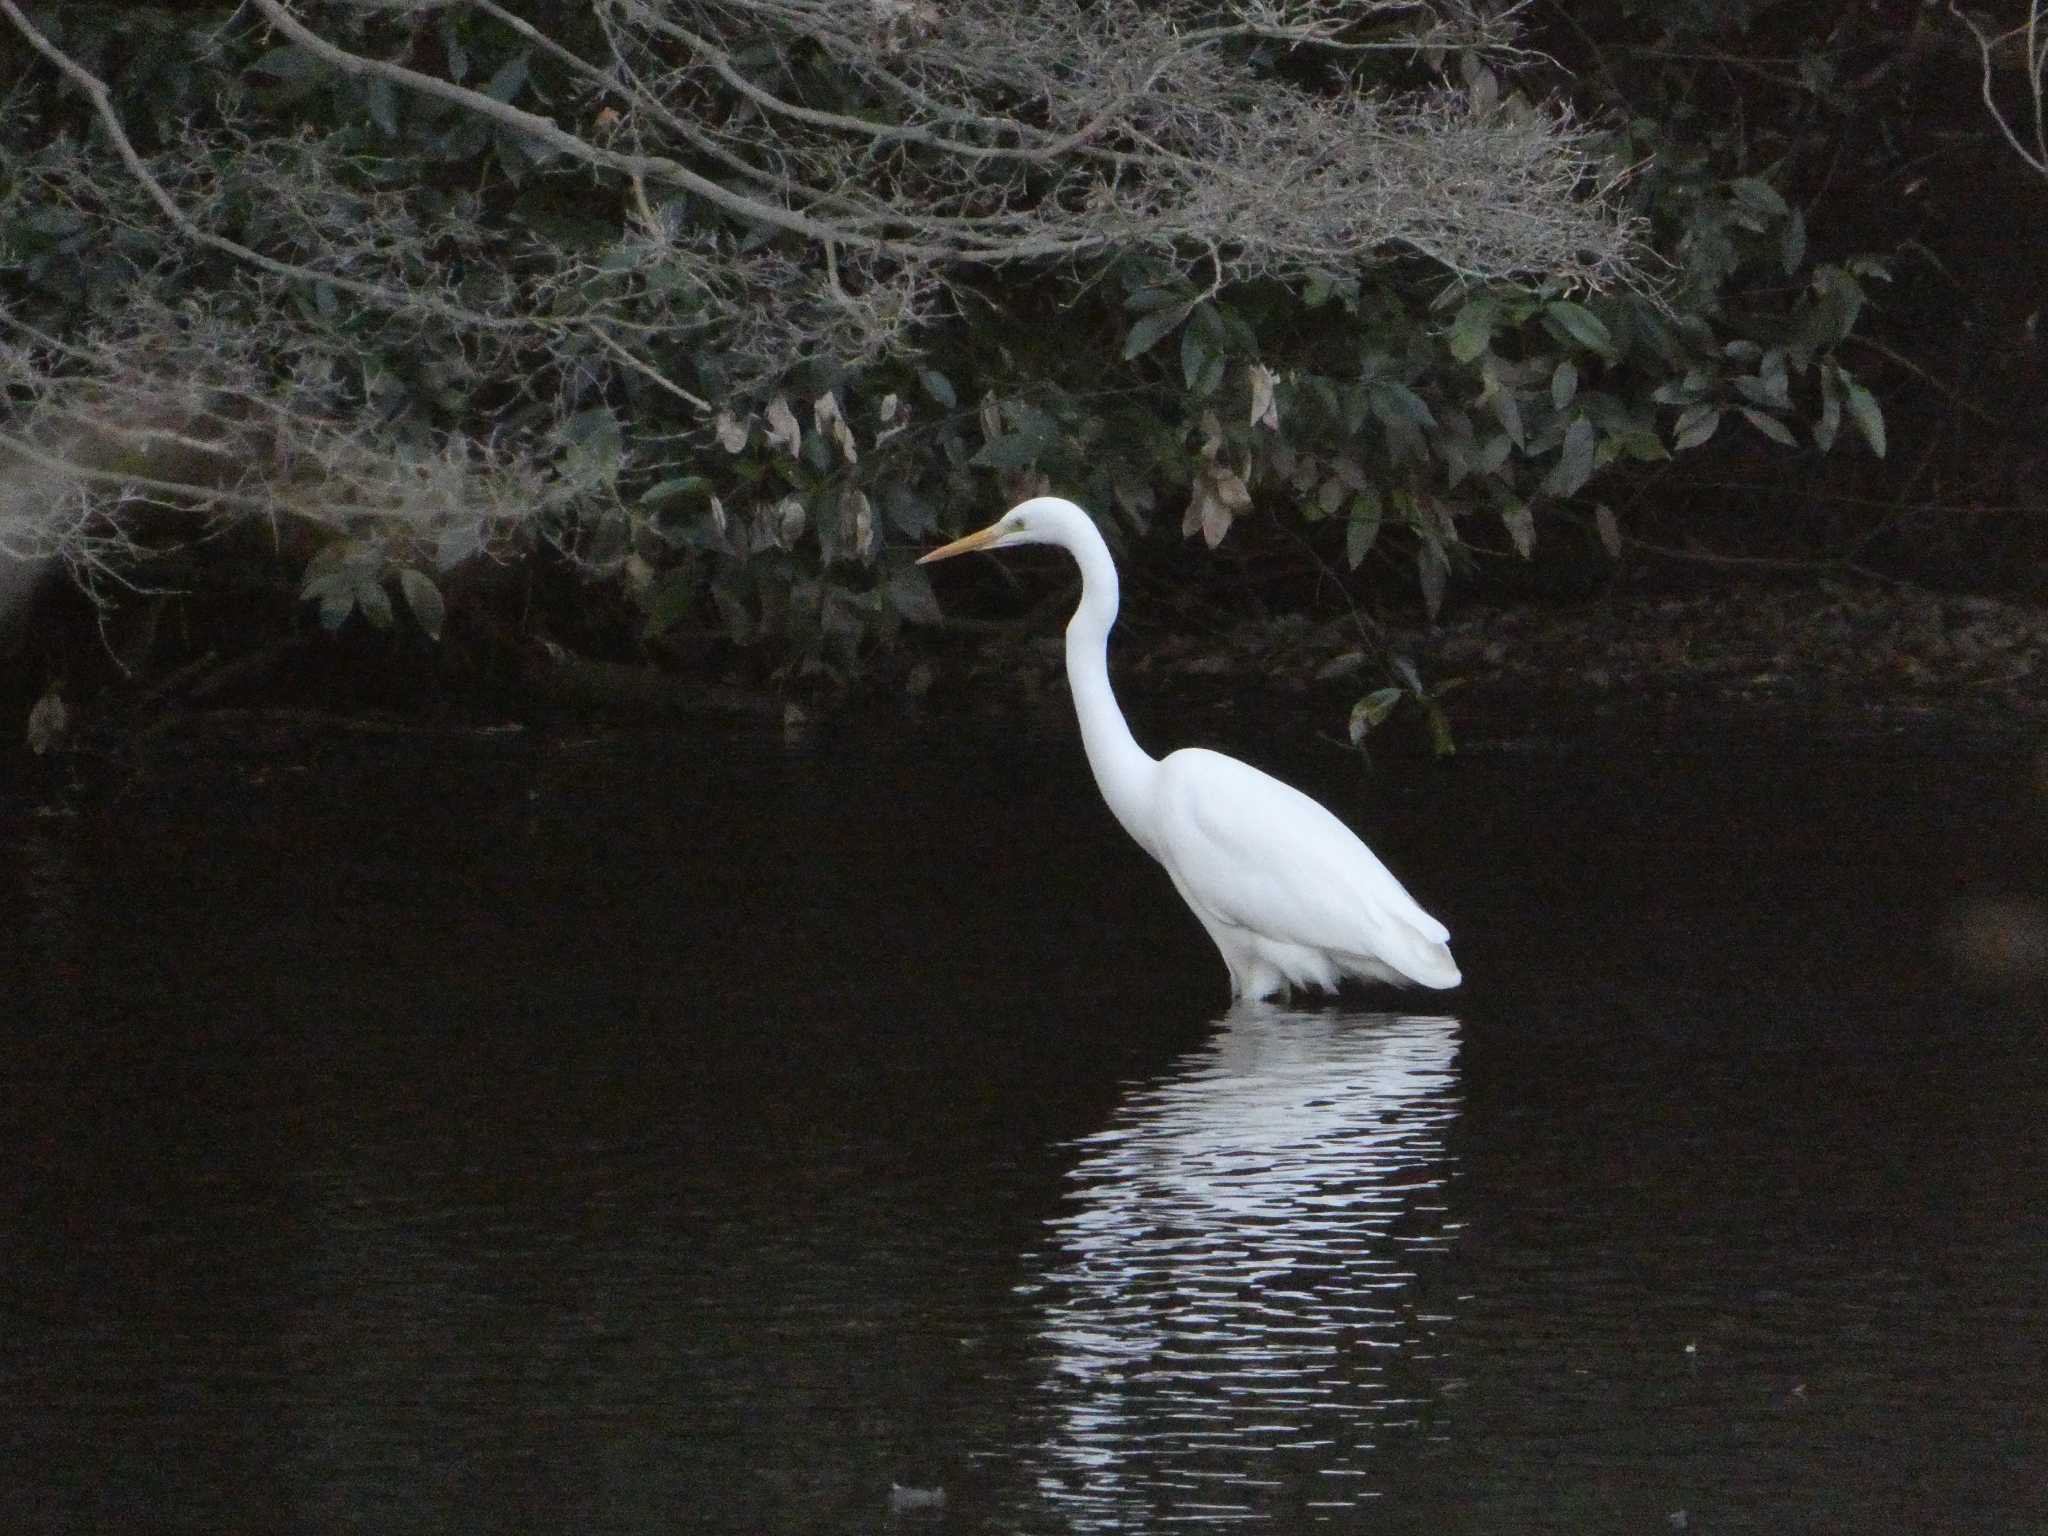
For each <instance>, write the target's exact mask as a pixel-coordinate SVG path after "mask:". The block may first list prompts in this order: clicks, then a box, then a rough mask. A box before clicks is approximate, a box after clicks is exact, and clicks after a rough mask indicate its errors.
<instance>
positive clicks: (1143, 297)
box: [1124, 288, 1194, 314]
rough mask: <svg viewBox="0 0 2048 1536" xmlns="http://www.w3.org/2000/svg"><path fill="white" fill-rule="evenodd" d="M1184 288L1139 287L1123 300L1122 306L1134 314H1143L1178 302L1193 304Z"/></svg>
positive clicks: (1183, 305) (1180, 303)
mask: <svg viewBox="0 0 2048 1536" xmlns="http://www.w3.org/2000/svg"><path fill="white" fill-rule="evenodd" d="M1193 302H1194V301H1193V300H1192V299H1190V298H1188V296H1187V290H1186V289H1185V288H1140V289H1137V290H1136V291H1135V292H1133V293H1132V294H1131V296H1130V297H1129V298H1127V299H1125V300H1124V308H1125V309H1128V310H1130V311H1131V312H1132V313H1134V314H1145V313H1148V312H1149V311H1151V310H1155V309H1165V308H1166V307H1167V306H1168V305H1171V304H1178V305H1181V306H1182V307H1184V308H1185V307H1187V306H1189V305H1191V304H1193Z"/></svg>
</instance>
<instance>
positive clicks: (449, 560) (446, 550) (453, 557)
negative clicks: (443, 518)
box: [434, 523, 484, 571]
mask: <svg viewBox="0 0 2048 1536" xmlns="http://www.w3.org/2000/svg"><path fill="white" fill-rule="evenodd" d="M483 547H484V540H483V533H482V530H480V529H479V528H478V527H477V525H476V524H475V523H456V524H455V525H454V526H452V527H450V528H446V529H443V530H442V533H441V537H440V538H438V539H436V540H435V541H434V564H435V565H436V566H437V567H438V568H439V569H441V570H444V571H445V570H448V569H450V568H451V567H453V566H457V565H460V564H461V563H462V562H463V561H465V560H467V559H468V558H469V557H470V556H471V555H473V554H475V553H476V552H477V551H478V550H480V549H482V548H483Z"/></svg>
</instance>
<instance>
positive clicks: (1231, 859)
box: [918, 496, 1460, 998]
mask: <svg viewBox="0 0 2048 1536" xmlns="http://www.w3.org/2000/svg"><path fill="white" fill-rule="evenodd" d="M1012 544H1056V545H1058V546H1059V547H1060V548H1061V549H1064V550H1065V551H1066V552H1067V553H1068V554H1070V555H1072V556H1073V557H1074V561H1075V563H1076V564H1077V565H1079V566H1080V567H1081V603H1080V606H1079V607H1078V608H1076V609H1075V610H1074V617H1073V618H1072V620H1070V621H1069V622H1068V624H1067V685H1068V687H1069V688H1071V689H1072V690H1073V695H1074V713H1075V715H1076V716H1078V717H1079V719H1080V722H1081V741H1082V744H1083V746H1084V747H1085V748H1086V749H1087V752H1088V766H1089V768H1090V769H1092V770H1093V771H1094V774H1095V782H1096V785H1097V786H1098V787H1099V788H1100V789H1101V790H1102V798H1103V799H1104V800H1106V801H1108V802H1109V808H1110V810H1111V811H1112V812H1114V813H1115V815H1116V819H1117V820H1118V821H1120V822H1122V823H1123V826H1124V830H1125V831H1126V832H1128V833H1130V834H1131V836H1132V837H1134V838H1136V839H1137V841H1138V846H1139V847H1141V848H1143V849H1144V850H1145V851H1146V852H1147V853H1149V854H1151V855H1152V857H1153V858H1155V859H1157V860H1158V861H1159V862H1160V863H1161V864H1163V865H1165V866H1166V873H1167V874H1168V876H1170V877H1171V878H1172V880H1173V886H1174V889H1175V890H1177V891H1179V892H1180V894H1181V899H1182V900H1183V901H1185V902H1186V903H1187V904H1188V905H1189V907H1191V908H1193V909H1194V914H1195V916H1196V917H1197V918H1198V919H1199V920H1200V921H1201V924H1202V926H1203V927H1204V928H1205V929H1207V930H1208V933H1209V937H1210V938H1212V939H1214V940H1215V941H1216V947H1217V949H1219V950H1221V951H1222V953H1223V963H1224V964H1225V965H1227V966H1229V967H1230V992H1231V996H1233V997H1239V998H1264V997H1271V996H1273V995H1275V994H1276V993H1284V992H1287V991H1288V990H1290V989H1291V988H1294V987H1320V988H1324V989H1327V990H1334V989H1335V988H1336V986H1337V985H1338V983H1339V982H1341V981H1342V980H1343V979H1344V978H1345V977H1347V976H1349V977H1355V978H1357V979H1359V980H1362V981H1388V982H1393V983H1395V984H1396V985H1401V986H1406V985H1409V984H1411V983H1412V984H1415V985H1420V986H1425V987H1455V986H1456V985H1457V984H1458V982H1459V979H1460V978H1459V975H1458V965H1457V962H1456V961H1455V960H1453V959H1452V958H1451V951H1450V937H1451V936H1450V933H1449V932H1448V931H1447V930H1446V929H1445V927H1444V925H1443V924H1442V923H1440V922H1438V921H1437V920H1436V919H1435V918H1433V917H1431V916H1430V915H1429V914H1428V913H1427V912H1425V911H1423V910H1422V908H1421V907H1420V906H1418V905H1417V904H1416V901H1415V898H1414V897H1412V896H1410V895H1409V894H1408V892H1407V891H1406V890H1405V889H1404V888H1403V887H1402V885H1401V882H1400V881H1398V880H1396V879H1395V878H1394V877H1393V875H1392V874H1391V873H1390V872H1389V871H1388V869H1387V866H1386V865H1384V864H1382V863H1381V862H1380V861H1379V858H1378V857H1377V856H1376V855H1375V854H1374V853H1373V851H1372V850H1371V849H1370V848H1368V847H1366V846H1365V844H1364V843H1362V842H1361V841H1359V839H1358V835H1357V834H1356V833H1354V832H1353V831H1352V830H1351V829H1350V828H1349V827H1347V826H1345V825H1344V823H1343V822H1341V821H1339V820H1338V819H1337V818H1336V817H1335V816H1333V815H1332V814H1331V813H1330V812H1329V811H1327V810H1325V809H1324V808H1323V807H1322V806H1320V805H1318V804H1317V803H1316V802H1315V801H1313V800H1311V799H1310V798H1309V797H1308V796H1307V795H1304V794H1303V793H1302V792H1301V791H1300V790H1298V789H1295V788H1293V787H1292V786H1290V785H1287V784H1283V783H1281V782H1280V781H1279V780H1278V779H1276V778H1274V777H1272V775H1270V774H1266V773H1261V772H1260V771H1259V770H1258V769H1256V768H1254V767H1252V766H1251V765H1250V764H1248V763H1241V762H1239V761H1238V760H1237V759H1236V758H1234V757H1225V756H1224V755H1223V754H1222V753H1220V752H1210V751H1206V750H1204V749H1203V748H1200V747H1183V748H1182V749H1181V750H1180V751H1178V752H1170V753H1168V754H1167V755H1166V756H1165V757H1163V758H1155V757H1153V756H1151V755H1150V754H1149V753H1147V752H1146V751H1145V749H1144V748H1142V747H1140V746H1139V745H1138V743H1137V741H1136V739H1135V738H1134V737H1133V736H1132V735H1131V728H1130V726H1129V725H1127V724H1125V722H1124V716H1123V711H1122V710H1121V709H1119V708H1117V702H1116V695H1115V694H1114V693H1112V692H1111V691H1110V686H1109V631H1110V626H1111V625H1113V624H1115V623H1116V610H1117V578H1116V563H1115V561H1113V560H1111V559H1110V555H1109V546H1108V545H1107V544H1105V543H1104V542H1103V541H1102V535H1101V533H1100V532H1099V531H1097V529H1096V527H1095V523H1094V520H1093V519H1091V518H1090V517H1089V516H1088V514H1087V513H1086V512H1084V511H1082V510H1081V509H1080V508H1079V507H1077V506H1075V505H1074V503H1072V502H1071V501H1065V500H1062V499H1061V498H1059V497H1057V496H1034V497H1033V498H1032V499H1031V500H1029V501H1024V502H1019V503H1018V504H1017V505H1016V506H1014V507H1012V508H1011V509H1010V510H1009V511H1008V512H1006V513H1004V514H1003V516H1002V517H1001V518H1000V519H998V520H997V521H996V522H994V523H991V524H990V525H989V526H988V527H986V528H984V529H982V530H981V531H980V532H979V533H970V534H968V535H967V536H966V537H965V538H962V539H955V540H954V541H953V542H952V543H950V544H947V545H943V546H941V547H940V548H938V549H935V550H933V551H932V552H931V553H930V554H927V555H925V556H924V557H923V559H921V560H920V561H919V562H918V563H919V564H921V565H922V564H925V563H927V562H929V561H932V560H944V559H947V558H949V557H950V556H953V555H965V554H971V553H973V552H974V551H976V550H983V549H1005V548H1008V547H1009V546H1010V545H1012Z"/></svg>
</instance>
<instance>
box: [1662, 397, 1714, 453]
mask: <svg viewBox="0 0 2048 1536" xmlns="http://www.w3.org/2000/svg"><path fill="white" fill-rule="evenodd" d="M1720 425H1721V408H1720V407H1719V406H1718V405H1716V404H1714V402H1713V401H1711V400H1702V401H1701V402H1700V403H1699V404H1698V405H1689V406H1687V407H1686V408H1685V409H1684V410H1682V411H1680V412H1679V413H1678V426H1677V428H1676V429H1675V430H1674V431H1673V432H1672V434H1671V445H1672V447H1674V448H1677V449H1679V450H1680V451H1681V452H1682V451H1683V450H1685V449H1687V448H1697V447H1699V446H1700V444H1702V443H1704V442H1705V441H1707V439H1708V438H1710V437H1712V436H1713V435H1714V433H1715V432H1716V431H1717V430H1719V428H1720Z"/></svg>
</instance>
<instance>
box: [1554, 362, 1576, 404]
mask: <svg viewBox="0 0 2048 1536" xmlns="http://www.w3.org/2000/svg"><path fill="white" fill-rule="evenodd" d="M1578 392H1579V365H1578V364H1577V363H1575V362H1573V361H1572V360H1571V359H1570V358H1568V357H1567V358H1563V359H1561V360H1560V361H1559V362H1558V365H1557V367H1556V368H1555V369H1554V370H1552V372H1551V375H1550V405H1551V409H1553V410H1558V411H1562V410H1564V409H1565V408H1566V407H1568V406H1569V405H1570V404H1571V403H1572V396H1573V395H1576V394H1577V393H1578Z"/></svg>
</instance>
